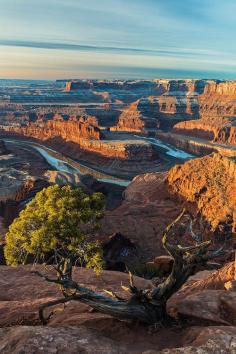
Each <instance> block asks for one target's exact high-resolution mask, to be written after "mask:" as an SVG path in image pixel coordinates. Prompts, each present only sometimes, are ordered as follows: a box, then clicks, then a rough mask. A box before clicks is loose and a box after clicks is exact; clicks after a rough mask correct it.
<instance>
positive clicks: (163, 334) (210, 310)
mask: <svg viewBox="0 0 236 354" xmlns="http://www.w3.org/2000/svg"><path fill="white" fill-rule="evenodd" d="M35 268H37V269H41V267H40V266H36V267H34V268H33V269H34V270H35ZM31 270H32V266H20V267H18V268H10V267H7V266H1V267H0V313H1V318H0V327H1V328H0V352H1V353H2V354H19V353H22V354H23V353H25V354H26V353H27V354H28V353H58V354H61V353H68V354H72V353H73V354H75V353H88V354H94V353H98V354H110V353H112V354H113V353H114V354H125V353H134V354H141V353H142V354H158V353H159V354H164V353H165V354H175V353H176V354H177V353H189V354H190V353H201V354H213V353H214V354H215V353H223V354H224V353H234V352H235V351H234V350H236V327H234V326H235V324H236V292H235V291H228V290H225V287H224V286H225V283H227V282H229V281H230V280H233V279H234V271H235V269H234V264H233V263H229V264H227V265H226V266H225V267H223V268H222V269H221V270H219V271H215V272H200V273H198V274H197V275H195V276H194V277H192V278H190V279H189V280H188V282H187V283H186V284H185V285H184V286H183V287H182V289H180V291H179V292H177V293H176V294H175V295H174V296H173V297H172V298H171V299H170V301H169V305H168V307H169V312H170V313H171V314H172V315H174V316H176V317H178V318H179V319H180V321H181V323H182V325H180V327H179V328H177V327H174V328H170V329H165V328H164V329H159V331H154V332H153V331H152V330H151V329H150V330H148V329H147V328H146V327H142V326H134V325H131V324H127V323H125V322H120V321H118V320H116V319H114V318H111V317H109V316H107V315H103V314H100V313H98V312H95V311H91V310H90V308H89V307H88V306H87V305H84V304H80V303H79V302H73V303H70V304H69V305H68V306H67V307H66V308H65V310H64V311H62V308H58V309H57V311H56V313H55V315H54V316H53V317H52V318H51V320H50V322H49V324H48V325H47V326H42V325H41V324H40V322H39V320H38V313H37V310H38V306H39V305H40V304H41V303H43V302H45V301H48V300H53V299H56V298H58V297H59V296H60V292H59V289H58V288H57V286H56V285H55V284H49V283H46V282H44V281H43V280H42V279H41V278H38V277H37V276H35V275H33V274H32V273H31ZM75 280H77V281H79V282H80V284H82V285H85V286H89V287H91V288H92V289H93V290H96V291H98V292H100V293H104V289H107V290H112V291H116V292H117V293H118V294H120V295H121V294H122V296H123V295H124V292H123V291H121V287H120V284H121V282H122V284H124V285H127V284H128V276H127V274H124V273H119V272H109V271H104V272H103V273H102V275H101V276H99V277H98V276H96V275H95V274H94V273H93V272H92V271H91V270H86V269H79V270H78V269H77V270H75ZM135 285H136V286H137V287H143V286H146V287H147V288H148V287H151V286H152V283H151V282H150V281H147V280H144V279H141V278H138V277H135ZM189 326H191V327H189ZM187 327H188V328H187ZM164 348H165V349H164ZM175 348H178V349H175Z"/></svg>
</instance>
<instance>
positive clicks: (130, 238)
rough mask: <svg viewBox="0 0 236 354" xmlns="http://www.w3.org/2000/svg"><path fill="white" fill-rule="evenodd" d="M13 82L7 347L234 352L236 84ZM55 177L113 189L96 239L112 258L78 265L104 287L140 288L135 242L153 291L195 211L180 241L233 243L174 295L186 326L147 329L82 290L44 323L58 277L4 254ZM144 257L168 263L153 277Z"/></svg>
mask: <svg viewBox="0 0 236 354" xmlns="http://www.w3.org/2000/svg"><path fill="white" fill-rule="evenodd" d="M7 85H8V86H7ZM2 90H3V92H4V100H3V99H1V98H0V259H1V265H0V313H1V316H0V337H1V338H0V351H1V352H3V353H4V354H9V353H16V354H18V353H19V352H27V353H28V352H29V353H31V352H32V353H34V352H35V353H39V352H41V351H45V352H46V351H50V352H57V353H62V352H68V353H75V352H76V353H77V352H84V353H91V354H93V353H95V352H97V353H101V354H104V353H114V354H118V353H134V354H141V353H142V354H176V353H195V352H196V353H197V352H199V353H204V354H213V353H217V352H219V353H227V352H233V351H234V349H235V345H236V344H235V338H236V331H235V324H236V315H235V314H236V297H235V274H236V270H235V266H236V265H235V262H232V260H234V256H235V252H234V249H235V236H236V188H235V186H236V140H235V139H236V137H235V129H236V123H235V122H236V121H235V119H236V83H235V82H233V81H220V80H184V79H183V80H170V79H159V80H69V81H67V80H65V81H63V80H62V81H61V80H60V81H57V82H48V83H46V82H45V83H40V84H39V83H37V82H35V83H33V84H32V83H30V84H28V83H27V82H26V83H24V84H22V83H18V82H16V84H14V83H11V84H6V85H5V87H4V88H2ZM54 184H59V185H68V184H69V185H72V186H75V187H79V188H83V189H84V190H86V191H87V193H93V192H102V193H103V194H104V195H105V198H106V207H105V211H104V216H103V218H102V220H101V228H100V229H99V230H96V232H95V233H94V235H93V238H94V240H96V241H99V242H100V243H101V246H102V249H103V252H104V250H105V249H108V254H110V255H112V257H113V258H112V259H110V260H109V261H110V265H109V266H108V263H106V267H107V268H106V269H105V270H103V271H102V273H101V274H100V276H97V275H96V274H95V273H93V272H92V271H91V270H89V269H85V268H79V267H75V268H74V277H75V280H76V281H78V283H79V284H80V285H82V286H86V287H89V288H91V289H92V290H95V291H97V292H98V293H99V294H101V295H104V294H106V295H107V293H106V291H108V292H110V294H113V292H115V293H116V294H117V295H118V296H122V297H123V296H124V297H125V298H126V297H127V292H125V291H124V289H125V288H126V287H127V286H128V283H129V276H128V274H127V264H131V263H132V256H133V255H132V252H131V253H129V250H130V249H135V252H134V253H135V257H138V261H139V265H140V268H141V271H140V269H136V268H134V270H135V271H137V273H135V274H136V275H135V276H134V285H135V286H137V288H138V289H139V288H146V289H148V290H150V289H153V288H154V286H156V284H158V282H162V281H163V279H165V277H166V276H167V275H168V274H169V273H170V272H171V269H172V266H173V258H171V257H170V256H169V255H167V253H166V250H164V248H163V245H162V242H161V240H162V237H163V233H164V231H165V230H166V227H167V226H168V225H170V223H172V222H173V220H175V219H176V217H177V216H178V215H179V214H180V213H181V211H183V210H184V214H183V218H182V219H181V220H179V221H178V222H177V223H176V224H175V225H174V227H173V228H172V229H171V231H170V234H169V239H170V242H171V244H173V245H177V244H179V245H185V246H189V247H192V246H194V245H196V243H198V242H200V241H202V242H204V241H209V240H210V241H211V250H212V251H213V250H216V249H217V250H221V249H223V250H224V254H220V253H219V254H218V255H217V257H216V258H215V259H214V261H209V262H207V264H206V265H205V266H204V267H203V268H202V271H200V272H198V273H197V274H195V275H193V276H191V277H190V278H188V279H187V281H186V283H185V284H184V285H183V286H182V287H181V288H180V289H179V290H178V291H177V292H176V293H175V294H174V295H172V296H171V298H170V299H169V301H168V305H167V310H168V314H169V315H170V316H171V318H172V319H173V320H174V321H176V322H174V323H175V324H174V325H173V326H170V328H169V327H168V328H165V327H161V328H158V329H157V328H149V329H147V328H146V327H144V326H142V325H140V324H135V325H134V324H132V323H126V322H125V321H118V320H117V319H114V318H112V317H111V316H108V315H104V314H101V313H99V312H98V311H91V308H90V307H89V306H88V305H85V304H80V303H78V302H74V301H73V302H71V303H69V304H68V305H67V306H65V308H64V311H59V310H61V308H60V309H59V308H58V311H56V313H55V314H54V315H53V316H51V317H50V320H49V323H48V324H47V326H42V325H41V323H40V321H39V317H38V308H39V306H40V304H42V303H44V302H45V301H54V300H56V299H57V298H58V297H59V296H60V292H59V289H58V287H57V286H55V284H53V283H47V282H45V281H44V280H43V279H42V278H39V277H37V276H36V275H35V274H33V273H32V270H33V271H35V270H39V271H42V272H43V271H44V270H45V269H44V267H43V265H40V264H34V265H33V264H26V265H21V266H19V267H17V268H12V267H9V266H7V265H5V259H4V255H3V248H4V245H5V235H6V233H7V230H8V227H9V225H10V224H11V222H12V221H13V220H14V218H16V217H17V216H18V215H19V213H20V212H21V210H23V209H24V208H25V206H26V205H27V203H28V202H29V201H30V200H31V199H32V198H33V197H34V196H35V195H36V193H37V192H38V191H40V190H42V189H43V188H45V187H47V186H50V185H54ZM111 245H113V246H111ZM127 245H128V246H127ZM109 247H111V248H109ZM112 247H113V248H112ZM129 247H130V248H129ZM104 257H105V252H104ZM108 258H109V257H108ZM124 259H126V261H124ZM121 260H122V261H123V262H124V263H122V264H121ZM105 261H106V262H107V258H106V259H105ZM128 261H129V263H128ZM125 262H127V263H125ZM122 266H123V268H122ZM142 267H145V269H149V270H150V269H151V270H153V269H154V270H157V269H158V271H159V272H160V270H162V271H163V270H164V269H165V272H164V273H158V276H157V277H156V276H154V275H153V274H152V275H151V276H150V274H148V276H147V275H146V274H145V275H144V273H142V269H143V268H142ZM120 268H122V272H121V271H120V270H121V269H120ZM118 270H119V271H118ZM50 272H51V273H50ZM49 273H50V274H51V275H53V274H54V273H53V270H52V271H51V270H50V271H49ZM140 273H141V274H140ZM138 275H139V276H140V275H141V276H142V277H139V276H138ZM120 284H122V285H123V287H122V288H121V287H120Z"/></svg>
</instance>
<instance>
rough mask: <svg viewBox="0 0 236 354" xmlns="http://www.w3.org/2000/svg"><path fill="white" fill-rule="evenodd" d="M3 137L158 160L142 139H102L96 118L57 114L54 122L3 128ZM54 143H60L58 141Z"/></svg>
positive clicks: (144, 159)
mask: <svg viewBox="0 0 236 354" xmlns="http://www.w3.org/2000/svg"><path fill="white" fill-rule="evenodd" d="M2 133H3V134H4V135H13V136H14V135H20V136H25V137H31V138H34V139H38V140H40V141H46V142H49V143H52V144H53V142H54V140H55V139H57V138H61V139H63V142H64V145H65V146H66V144H67V143H75V144H77V145H78V147H79V148H80V149H82V150H85V151H88V152H93V153H95V154H100V155H102V156H105V157H108V158H109V157H111V158H114V157H115V158H120V159H125V160H131V161H140V160H143V161H146V160H152V159H154V158H155V155H156V154H155V152H154V149H153V148H152V145H151V144H149V143H148V142H145V141H140V140H137V141H136V140H128V141H127V140H126V141H125V140H103V139H102V133H101V131H100V129H99V127H98V123H97V120H96V118H95V117H90V116H88V117H83V116H82V117H80V118H79V119H77V118H76V117H70V118H69V119H68V120H65V119H64V118H63V117H62V116H61V115H58V114H56V115H55V116H54V117H53V119H52V120H48V121H46V122H45V121H42V120H39V121H36V122H35V123H34V122H30V123H29V124H28V125H26V126H20V127H8V128H6V127H5V128H3V130H2ZM55 144H57V143H56V142H55Z"/></svg>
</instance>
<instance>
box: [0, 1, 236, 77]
mask: <svg viewBox="0 0 236 354" xmlns="http://www.w3.org/2000/svg"><path fill="white" fill-rule="evenodd" d="M235 14H236V0H0V79H4V78H9V79H11V78H18V79H50V80H51V79H53V80H54V79H70V78H71V79H73V78H104V79H106V78H107V79H109V78H117V79H129V78H130V79H132V78H137V79H138V78H143V79H144V78H147V79H155V78H183V77H184V78H220V79H236V20H235Z"/></svg>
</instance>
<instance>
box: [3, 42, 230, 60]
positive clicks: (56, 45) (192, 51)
mask: <svg viewBox="0 0 236 354" xmlns="http://www.w3.org/2000/svg"><path fill="white" fill-rule="evenodd" d="M0 46H9V47H24V48H35V49H52V50H72V51H81V52H93V51H94V52H108V53H121V54H125V53H127V54H140V55H141V54H145V55H156V56H170V57H173V56H180V57H181V56H201V57H202V56H214V55H222V54H223V53H220V52H217V51H212V50H206V49H196V48H166V49H156V50H154V49H147V48H133V47H112V46H94V45H84V44H74V43H63V42H61V43H60V42H36V41H24V40H13V39H0Z"/></svg>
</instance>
